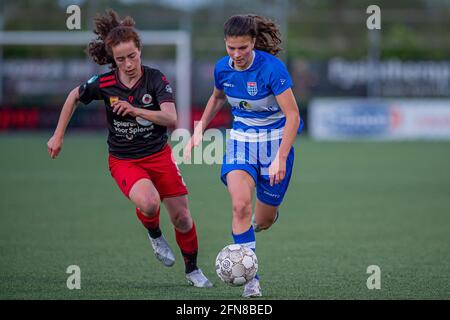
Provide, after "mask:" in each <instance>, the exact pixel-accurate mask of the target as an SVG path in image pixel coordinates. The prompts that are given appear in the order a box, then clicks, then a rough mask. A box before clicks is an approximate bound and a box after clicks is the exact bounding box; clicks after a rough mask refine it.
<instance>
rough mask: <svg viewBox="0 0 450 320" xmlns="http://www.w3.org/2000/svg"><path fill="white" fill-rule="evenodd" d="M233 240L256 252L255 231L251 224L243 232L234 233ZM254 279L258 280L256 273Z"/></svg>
mask: <svg viewBox="0 0 450 320" xmlns="http://www.w3.org/2000/svg"><path fill="white" fill-rule="evenodd" d="M232 235H233V240H234V243H236V244H242V245H244V246H246V247H248V248H250V249H252V250H253V252H256V237H255V231H254V230H253V226H250V228H249V229H248V230H247V231H245V232H244V233H240V234H234V233H232ZM255 278H256V279H258V280H259V276H258V274H256V276H255Z"/></svg>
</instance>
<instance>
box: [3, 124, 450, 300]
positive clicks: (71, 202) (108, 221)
mask: <svg viewBox="0 0 450 320" xmlns="http://www.w3.org/2000/svg"><path fill="white" fill-rule="evenodd" d="M48 137H49V135H47V134H31V133H30V134H16V135H11V134H4V135H1V136H0V149H1V155H0V164H1V165H0V177H1V179H0V198H1V201H0V257H1V258H0V299H239V298H240V294H241V291H242V288H232V287H229V286H227V285H225V284H224V283H221V282H220V280H219V279H218V277H217V276H216V275H215V271H214V260H215V257H216V255H217V253H218V252H219V250H220V249H221V248H222V247H224V246H225V245H226V244H229V243H231V242H232V240H231V231H230V228H231V211H230V209H231V206H230V200H229V195H228V194H227V192H226V189H225V187H224V186H223V185H222V183H221V182H220V180H219V172H220V166H219V165H214V166H206V165H181V166H180V168H181V170H182V173H183V176H184V179H185V181H186V183H187V185H188V188H189V191H190V196H189V203H190V209H191V212H192V215H193V217H194V219H195V221H196V224H197V230H198V235H199V242H200V253H199V266H200V267H201V268H202V269H203V271H204V272H205V274H206V275H207V276H209V277H210V279H211V280H212V281H213V282H214V284H215V287H214V288H212V289H197V288H193V287H189V286H188V285H187V283H186V281H185V278H184V267H183V263H182V257H181V254H180V252H179V250H178V248H177V247H176V243H175V239H174V233H173V228H172V226H171V225H170V224H169V221H168V218H167V215H166V212H165V210H164V209H163V210H162V212H161V214H162V215H161V217H162V221H161V224H162V230H163V232H164V233H165V235H166V237H167V238H168V241H169V242H170V244H171V245H172V247H173V249H174V251H175V252H176V257H177V262H176V264H175V266H173V267H172V268H165V267H163V266H162V265H160V263H159V262H157V261H156V259H155V258H154V256H153V253H152V251H151V249H150V244H149V242H148V240H147V237H146V234H145V230H144V229H143V227H142V226H141V224H140V223H139V221H138V220H137V218H136V216H135V213H134V208H133V205H132V204H131V203H130V202H129V201H128V200H127V199H126V198H125V197H124V196H123V195H122V194H121V193H120V191H119V189H118V187H117V186H116V185H115V182H114V180H113V179H112V178H111V177H110V174H109V171H108V166H107V158H106V156H107V149H106V142H105V139H106V137H105V136H104V135H103V134H76V133H69V134H68V136H67V137H66V139H65V145H64V148H63V151H62V153H61V155H60V157H59V158H58V159H56V160H50V159H49V157H48V156H47V150H46V142H47V139H48ZM295 145H296V158H295V167H294V175H293V177H292V180H291V185H290V188H289V190H288V193H287V195H286V197H285V201H284V203H283V204H282V206H281V210H280V211H281V216H280V219H279V220H278V221H277V223H276V224H275V225H274V226H273V227H272V228H271V229H270V230H268V231H266V232H263V233H260V234H257V251H256V253H257V255H258V258H259V262H260V271H259V274H260V276H261V283H262V290H263V294H264V297H263V298H262V299H449V298H450V277H449V275H450V144H449V143H446V142H433V143H426V142H394V143H384V142H383V143H382V142H351V143H341V142H333V143H331V142H330V143H318V142H314V141H311V140H309V139H307V138H300V139H298V140H297V141H296V144H295ZM70 265H78V266H79V267H80V268H81V290H68V289H67V287H66V280H67V277H68V276H69V274H67V273H66V268H67V267H68V266H70ZM369 265H377V266H379V267H380V269H381V289H380V290H369V289H368V288H367V286H366V281H367V278H368V277H369V276H370V274H367V273H366V270H367V267H368V266H369Z"/></svg>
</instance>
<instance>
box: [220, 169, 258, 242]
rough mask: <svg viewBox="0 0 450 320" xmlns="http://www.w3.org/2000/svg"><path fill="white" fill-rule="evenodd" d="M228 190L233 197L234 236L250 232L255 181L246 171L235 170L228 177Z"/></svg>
mask: <svg viewBox="0 0 450 320" xmlns="http://www.w3.org/2000/svg"><path fill="white" fill-rule="evenodd" d="M226 180H227V188H228V192H229V193H230V197H231V206H232V224H231V225H232V231H233V234H234V235H238V234H242V233H244V232H246V231H247V230H249V228H250V226H251V217H252V195H253V190H254V189H255V181H254V180H253V178H252V176H251V175H250V174H249V173H248V172H247V171H244V170H233V171H231V172H229V173H228V174H227V176H226Z"/></svg>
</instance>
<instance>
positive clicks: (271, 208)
mask: <svg viewBox="0 0 450 320" xmlns="http://www.w3.org/2000/svg"><path fill="white" fill-rule="evenodd" d="M224 34H225V45H226V50H227V53H228V56H225V57H223V58H222V59H220V60H219V61H218V62H217V64H216V66H215V70H214V80H215V87H214V91H213V93H212V95H211V97H210V98H209V101H208V103H207V105H206V108H205V110H204V112H203V115H202V118H201V120H200V122H199V123H198V125H197V126H196V128H195V130H194V134H193V137H192V138H191V140H190V141H189V143H188V146H187V148H186V153H187V154H190V150H191V148H192V147H193V146H197V145H198V144H199V143H200V142H201V139H202V135H203V131H204V129H205V128H206V127H207V126H208V124H209V123H210V122H211V120H212V119H213V118H214V116H215V115H216V114H217V112H218V111H219V110H220V109H221V108H222V106H223V105H224V103H225V102H226V101H228V102H229V104H230V105H231V108H232V109H231V110H232V113H233V116H234V121H233V128H232V130H231V132H230V139H228V140H227V150H226V152H225V156H224V163H223V165H222V170H221V179H222V181H223V183H224V184H225V185H226V186H227V187H228V191H229V193H230V195H231V201H232V211H233V220H232V231H233V239H234V242H235V243H240V244H244V245H246V246H248V247H250V248H252V249H253V250H255V231H256V232H257V231H260V230H264V229H268V228H269V227H270V226H271V225H272V224H273V223H274V222H275V220H276V219H277V218H278V206H279V205H280V204H281V202H282V200H283V197H284V195H285V193H286V190H287V187H288V185H289V181H290V178H291V174H292V167H293V163H294V149H293V147H292V144H293V142H294V140H295V137H296V135H297V133H298V132H300V131H301V129H302V127H303V122H302V120H301V119H300V115H299V111H298V107H297V103H296V101H295V98H294V94H293V92H292V89H291V87H292V80H291V77H290V75H289V73H288V71H287V70H286V67H285V65H284V64H283V62H281V61H280V60H279V59H278V58H277V57H276V55H277V54H278V52H279V51H281V48H280V47H279V45H280V43H281V40H280V33H279V30H278V28H277V26H276V25H275V24H274V23H273V22H272V21H270V20H268V19H267V18H264V17H261V16H257V15H237V16H233V17H231V18H229V19H228V20H227V21H226V23H225V25H224ZM255 188H256V195H257V199H256V205H255V209H254V216H253V221H252V193H253V190H255ZM261 295H262V294H261V287H260V284H259V277H258V276H257V277H255V278H254V279H253V280H252V281H250V282H249V283H247V284H246V286H245V288H244V293H243V296H244V297H255V296H261Z"/></svg>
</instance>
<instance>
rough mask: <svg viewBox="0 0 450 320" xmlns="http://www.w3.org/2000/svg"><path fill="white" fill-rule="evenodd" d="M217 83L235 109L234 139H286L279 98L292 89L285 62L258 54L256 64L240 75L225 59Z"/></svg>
mask: <svg viewBox="0 0 450 320" xmlns="http://www.w3.org/2000/svg"><path fill="white" fill-rule="evenodd" d="M214 81H215V86H216V88H217V89H219V90H223V91H224V92H225V94H226V96H227V99H228V102H229V103H230V105H231V111H232V113H233V116H234V121H233V128H232V130H231V132H230V138H231V139H234V140H239V141H249V142H251V141H255V142H256V141H268V140H275V139H281V138H282V135H283V128H284V125H285V122H286V118H285V116H284V114H283V112H282V111H281V108H280V106H279V105H278V103H277V101H276V99H275V96H277V95H279V94H281V93H283V92H284V91H285V90H287V89H289V88H290V87H292V80H291V77H290V75H289V73H288V71H287V69H286V66H285V65H284V63H283V62H281V61H280V60H279V59H278V58H277V57H275V56H273V55H271V54H270V53H267V52H264V51H260V50H254V51H253V62H252V64H251V65H250V66H249V67H248V68H247V69H245V70H242V71H240V70H236V69H234V68H233V66H232V60H231V58H230V57H229V56H225V57H223V58H222V59H220V60H219V61H218V62H217V64H216V66H215V69H214Z"/></svg>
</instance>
